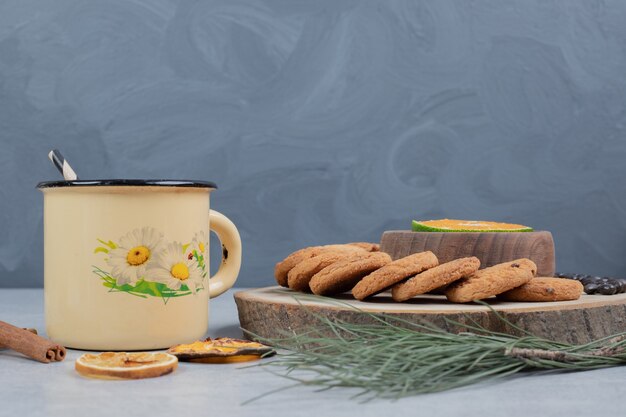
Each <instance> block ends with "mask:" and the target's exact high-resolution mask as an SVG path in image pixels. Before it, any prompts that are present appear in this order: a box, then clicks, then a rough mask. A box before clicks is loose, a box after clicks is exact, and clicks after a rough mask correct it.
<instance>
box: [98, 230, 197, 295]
mask: <svg viewBox="0 0 626 417" xmlns="http://www.w3.org/2000/svg"><path fill="white" fill-rule="evenodd" d="M97 241H98V242H100V244H101V245H100V246H97V247H96V248H95V249H94V253H102V254H104V255H105V257H104V258H103V261H104V262H103V266H102V267H101V266H97V265H94V266H93V268H94V269H93V273H94V274H95V275H96V276H98V277H99V278H100V279H101V280H102V285H103V286H104V287H106V288H108V291H109V292H124V293H127V294H130V295H134V296H137V297H141V298H148V297H160V298H162V299H163V301H164V302H165V303H167V301H168V300H169V299H170V298H172V297H181V296H186V295H191V294H196V293H197V292H198V291H202V290H204V289H205V288H204V287H205V280H206V279H207V278H206V277H207V272H208V271H207V266H206V263H205V256H206V248H207V245H208V241H207V235H206V232H197V233H195V235H194V237H193V238H192V240H191V242H190V243H179V242H167V241H166V240H165V239H164V236H163V233H161V232H159V231H158V230H156V229H155V228H152V227H143V228H140V229H134V230H132V231H129V232H128V233H127V234H125V235H124V236H121V237H120V238H119V239H118V241H117V242H114V241H112V240H108V241H106V240H104V239H97Z"/></svg>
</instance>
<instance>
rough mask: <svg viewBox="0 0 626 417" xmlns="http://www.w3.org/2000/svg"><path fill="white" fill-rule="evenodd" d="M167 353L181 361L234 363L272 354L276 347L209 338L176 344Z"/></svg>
mask: <svg viewBox="0 0 626 417" xmlns="http://www.w3.org/2000/svg"><path fill="white" fill-rule="evenodd" d="M167 353H170V354H172V355H174V356H176V357H177V358H178V359H179V360H181V361H188V362H201V363H233V362H247V361H254V360H257V359H261V357H265V356H271V355H273V354H274V353H276V352H275V351H274V349H272V348H271V347H269V346H265V345H262V344H261V343H257V342H252V341H249V340H240V339H232V338H230V337H218V338H215V339H211V338H208V339H206V340H199V341H197V342H193V343H189V344H186V345H176V346H172V347H171V348H169V349H168V351H167Z"/></svg>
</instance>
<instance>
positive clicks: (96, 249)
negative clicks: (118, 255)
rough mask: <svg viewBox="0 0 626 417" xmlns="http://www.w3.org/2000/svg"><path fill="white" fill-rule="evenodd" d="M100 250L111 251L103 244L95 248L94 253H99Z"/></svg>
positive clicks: (103, 251)
mask: <svg viewBox="0 0 626 417" xmlns="http://www.w3.org/2000/svg"><path fill="white" fill-rule="evenodd" d="M98 252H102V253H109V250H108V249H107V248H105V247H103V246H98V247H97V248H95V249H94V250H93V253H98Z"/></svg>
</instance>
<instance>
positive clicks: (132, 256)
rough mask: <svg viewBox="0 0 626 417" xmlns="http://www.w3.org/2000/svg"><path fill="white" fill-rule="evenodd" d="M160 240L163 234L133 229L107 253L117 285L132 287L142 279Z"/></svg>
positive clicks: (157, 249)
mask: <svg viewBox="0 0 626 417" xmlns="http://www.w3.org/2000/svg"><path fill="white" fill-rule="evenodd" d="M162 240H163V234H162V233H160V232H157V231H156V230H155V229H154V228H152V227H143V228H141V229H135V230H133V231H132V232H129V233H127V234H126V235H125V236H122V237H121V238H120V239H119V246H118V247H117V248H115V249H113V250H111V251H110V252H109V258H108V259H107V263H108V264H109V266H111V276H112V277H113V278H115V280H116V282H117V285H124V284H131V285H134V284H135V283H136V282H137V281H139V280H140V279H141V278H143V276H144V275H145V273H146V269H147V267H148V266H149V265H150V263H151V262H152V261H153V257H154V256H155V254H156V253H157V252H158V251H159V249H160V247H161V242H162Z"/></svg>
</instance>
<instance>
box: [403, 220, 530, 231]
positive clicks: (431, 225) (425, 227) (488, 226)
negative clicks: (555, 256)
mask: <svg viewBox="0 0 626 417" xmlns="http://www.w3.org/2000/svg"><path fill="white" fill-rule="evenodd" d="M412 229H413V231H414V232H532V231H533V228H532V227H528V226H524V225H521V224H513V223H497V222H488V221H481V220H453V219H441V220H426V221H417V220H413V223H412Z"/></svg>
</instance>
